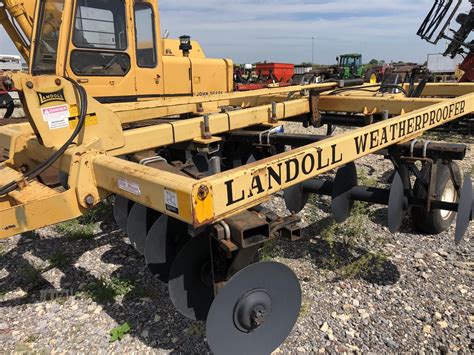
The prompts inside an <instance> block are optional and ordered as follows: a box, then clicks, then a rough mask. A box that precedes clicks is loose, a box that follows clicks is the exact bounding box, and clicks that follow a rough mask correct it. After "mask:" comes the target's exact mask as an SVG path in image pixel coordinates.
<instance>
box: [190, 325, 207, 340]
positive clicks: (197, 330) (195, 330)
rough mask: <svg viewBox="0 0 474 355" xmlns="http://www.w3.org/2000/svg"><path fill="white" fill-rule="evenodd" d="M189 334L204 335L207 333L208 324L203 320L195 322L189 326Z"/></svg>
mask: <svg viewBox="0 0 474 355" xmlns="http://www.w3.org/2000/svg"><path fill="white" fill-rule="evenodd" d="M188 335H190V336H194V337H199V338H200V337H203V336H205V335H206V326H205V325H204V323H203V322H194V323H193V324H191V325H190V326H189V330H188Z"/></svg>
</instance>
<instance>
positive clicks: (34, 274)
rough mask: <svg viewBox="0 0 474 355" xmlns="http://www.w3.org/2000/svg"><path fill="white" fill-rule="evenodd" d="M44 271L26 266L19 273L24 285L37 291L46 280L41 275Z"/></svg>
mask: <svg viewBox="0 0 474 355" xmlns="http://www.w3.org/2000/svg"><path fill="white" fill-rule="evenodd" d="M42 272H43V270H41V269H37V268H35V267H34V266H32V265H29V264H28V265H26V266H24V267H22V269H21V270H20V271H19V276H20V278H21V280H22V281H23V283H24V284H25V285H26V286H28V288H29V289H35V288H38V287H40V286H41V285H43V284H44V282H45V280H44V279H43V276H42V275H41V274H42Z"/></svg>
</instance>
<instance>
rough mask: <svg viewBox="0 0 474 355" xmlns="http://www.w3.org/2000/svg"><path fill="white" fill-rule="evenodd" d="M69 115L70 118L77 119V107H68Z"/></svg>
mask: <svg viewBox="0 0 474 355" xmlns="http://www.w3.org/2000/svg"><path fill="white" fill-rule="evenodd" d="M69 114H70V115H71V117H79V110H78V108H77V105H75V104H73V105H69Z"/></svg>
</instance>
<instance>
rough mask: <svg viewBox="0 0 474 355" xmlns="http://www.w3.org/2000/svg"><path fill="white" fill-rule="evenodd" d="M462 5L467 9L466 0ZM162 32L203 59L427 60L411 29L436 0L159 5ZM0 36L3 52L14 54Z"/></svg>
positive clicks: (168, 0) (181, 0)
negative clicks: (198, 49)
mask: <svg viewBox="0 0 474 355" xmlns="http://www.w3.org/2000/svg"><path fill="white" fill-rule="evenodd" d="M463 1H464V9H466V8H468V7H469V6H470V5H469V1H468V0H463ZM159 4H160V10H161V22H162V31H164V30H165V29H168V30H169V31H170V33H171V36H172V37H178V36H179V35H182V34H188V35H191V36H192V37H193V38H194V39H197V40H199V41H200V43H201V45H202V47H203V49H204V51H205V53H206V54H207V56H208V57H217V58H220V57H225V58H232V59H234V61H236V62H239V63H246V62H249V63H250V62H256V61H261V60H268V61H283V62H294V63H300V62H302V61H311V45H312V39H311V38H312V37H315V38H316V41H315V62H318V63H325V64H327V63H333V62H334V61H335V57H336V56H337V55H338V54H343V53H350V52H360V53H362V54H363V56H364V59H365V60H366V61H368V60H370V59H372V58H377V59H384V60H386V61H391V60H396V61H398V60H405V61H416V62H424V61H425V60H426V56H427V54H428V53H436V52H439V51H441V50H442V49H443V48H442V46H441V48H436V47H434V46H432V45H430V44H428V43H425V42H423V41H422V40H421V39H420V38H419V37H417V36H416V31H417V29H418V27H419V26H420V24H421V21H422V20H423V18H424V16H425V15H426V14H427V13H428V11H429V9H430V8H431V6H432V4H433V0H357V1H356V0H352V1H350V0H332V1H329V0H293V1H290V0H199V1H189V0H161V1H159ZM14 52H15V50H14V47H13V45H12V44H11V43H10V40H9V39H8V37H6V35H5V33H4V32H3V30H1V31H0V53H14Z"/></svg>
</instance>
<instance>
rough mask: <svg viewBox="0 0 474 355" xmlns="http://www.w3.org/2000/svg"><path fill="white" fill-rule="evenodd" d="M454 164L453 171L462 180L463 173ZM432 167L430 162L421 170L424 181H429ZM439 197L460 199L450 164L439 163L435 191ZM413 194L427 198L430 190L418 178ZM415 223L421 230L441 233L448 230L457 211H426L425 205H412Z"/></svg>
mask: <svg viewBox="0 0 474 355" xmlns="http://www.w3.org/2000/svg"><path fill="white" fill-rule="evenodd" d="M451 164H452V165H453V173H454V178H455V180H456V181H462V174H461V170H460V169H459V166H458V165H457V164H455V163H451ZM430 171H431V168H430V166H429V164H426V165H425V167H424V168H423V169H422V170H421V175H422V177H423V180H424V181H429V178H430ZM434 193H435V195H436V196H437V199H439V200H441V201H445V202H451V203H457V202H458V200H459V195H458V191H456V188H455V185H454V183H453V181H452V179H451V172H450V169H449V165H447V164H438V169H437V177H436V187H435V191H434ZM413 194H414V197H415V198H418V199H423V200H426V198H427V197H428V192H427V190H426V188H425V186H424V184H423V183H422V181H420V180H419V179H417V180H416V182H415V185H414V187H413ZM411 213H412V219H413V224H414V225H415V227H416V228H417V229H418V230H420V231H421V232H424V233H427V234H440V233H443V232H445V231H447V230H448V229H449V228H450V227H451V224H452V223H453V220H454V218H455V217H456V212H453V211H444V210H431V211H430V212H426V209H425V208H424V207H412V210H411Z"/></svg>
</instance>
